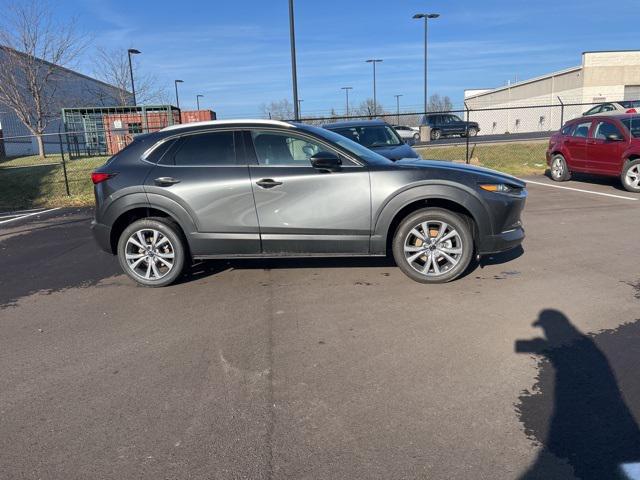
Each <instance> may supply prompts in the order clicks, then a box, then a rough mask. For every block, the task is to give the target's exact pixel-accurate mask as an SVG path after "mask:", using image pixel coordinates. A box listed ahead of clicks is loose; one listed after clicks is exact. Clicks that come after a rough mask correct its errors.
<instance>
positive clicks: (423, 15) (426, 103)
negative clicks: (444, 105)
mask: <svg viewBox="0 0 640 480" xmlns="http://www.w3.org/2000/svg"><path fill="white" fill-rule="evenodd" d="M439 16H440V14H439V13H416V14H415V15H414V16H413V18H415V19H421V18H424V113H427V109H428V106H429V97H428V95H427V37H428V35H427V33H428V31H429V30H428V29H429V27H428V25H429V22H428V21H429V19H430V18H438V17H439Z"/></svg>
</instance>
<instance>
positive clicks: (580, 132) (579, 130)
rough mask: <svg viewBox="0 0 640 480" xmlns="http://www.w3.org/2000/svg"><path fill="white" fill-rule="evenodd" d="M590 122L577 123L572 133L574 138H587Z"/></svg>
mask: <svg viewBox="0 0 640 480" xmlns="http://www.w3.org/2000/svg"><path fill="white" fill-rule="evenodd" d="M590 126H591V122H584V123H579V124H578V125H576V129H575V130H574V131H573V136H574V137H581V138H587V137H588V136H589V127H590Z"/></svg>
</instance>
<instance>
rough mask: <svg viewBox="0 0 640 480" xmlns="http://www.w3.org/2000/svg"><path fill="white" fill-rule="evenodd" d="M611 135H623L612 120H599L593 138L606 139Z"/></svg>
mask: <svg viewBox="0 0 640 480" xmlns="http://www.w3.org/2000/svg"><path fill="white" fill-rule="evenodd" d="M609 135H617V136H619V137H622V134H621V133H620V130H618V127H616V126H615V125H614V124H613V123H611V122H598V123H597V125H596V129H595V130H594V132H593V138H597V139H598V140H606V139H607V137H608V136H609Z"/></svg>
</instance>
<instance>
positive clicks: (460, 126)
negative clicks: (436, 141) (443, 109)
mask: <svg viewBox="0 0 640 480" xmlns="http://www.w3.org/2000/svg"><path fill="white" fill-rule="evenodd" d="M447 116H448V117H449V133H450V134H451V135H463V134H465V133H467V124H466V122H464V121H463V120H462V119H461V118H460V117H458V116H457V115H447Z"/></svg>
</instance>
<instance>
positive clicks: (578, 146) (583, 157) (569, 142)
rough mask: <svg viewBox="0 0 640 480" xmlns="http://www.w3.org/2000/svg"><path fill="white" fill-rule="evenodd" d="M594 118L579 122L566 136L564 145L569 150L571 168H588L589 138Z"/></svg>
mask: <svg viewBox="0 0 640 480" xmlns="http://www.w3.org/2000/svg"><path fill="white" fill-rule="evenodd" d="M591 123H592V120H588V121H584V122H580V123H578V124H577V125H576V126H575V128H574V129H573V132H572V134H571V135H569V136H568V137H566V140H565V142H564V145H565V147H566V149H567V150H568V153H569V155H568V158H567V159H566V160H567V163H568V164H569V168H570V169H571V170H576V171H582V172H584V171H586V170H587V138H588V137H589V130H590V128H591Z"/></svg>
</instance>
